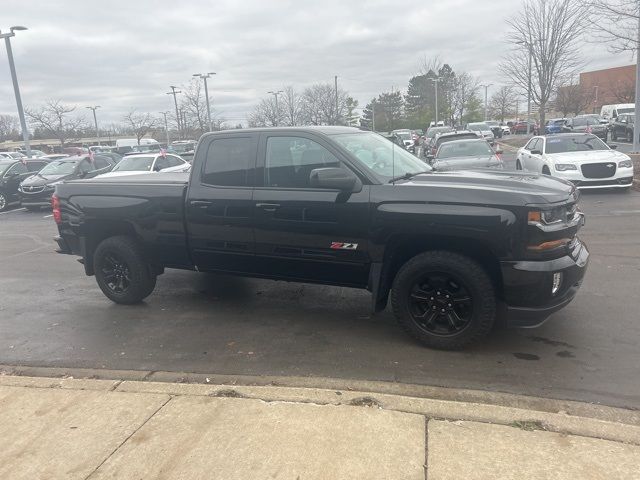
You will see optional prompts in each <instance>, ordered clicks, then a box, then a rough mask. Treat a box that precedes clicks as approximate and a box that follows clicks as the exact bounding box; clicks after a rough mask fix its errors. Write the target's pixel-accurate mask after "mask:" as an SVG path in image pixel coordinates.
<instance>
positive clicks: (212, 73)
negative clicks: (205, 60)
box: [193, 72, 216, 131]
mask: <svg viewBox="0 0 640 480" xmlns="http://www.w3.org/2000/svg"><path fill="white" fill-rule="evenodd" d="M215 74H216V72H207V73H194V74H193V76H194V77H199V78H201V79H202V80H204V97H205V99H206V100H207V120H208V121H209V131H211V130H212V128H211V106H210V105H209V89H208V88H207V78H211V75H215Z"/></svg>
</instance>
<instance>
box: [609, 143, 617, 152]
mask: <svg viewBox="0 0 640 480" xmlns="http://www.w3.org/2000/svg"><path fill="white" fill-rule="evenodd" d="M609 148H611V149H612V150H617V149H618V144H617V143H616V144H614V145H609Z"/></svg>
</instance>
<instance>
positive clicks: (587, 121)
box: [573, 117, 600, 127]
mask: <svg viewBox="0 0 640 480" xmlns="http://www.w3.org/2000/svg"><path fill="white" fill-rule="evenodd" d="M585 125H600V121H599V120H598V118H595V117H576V118H574V119H573V126H574V127H584V126H585Z"/></svg>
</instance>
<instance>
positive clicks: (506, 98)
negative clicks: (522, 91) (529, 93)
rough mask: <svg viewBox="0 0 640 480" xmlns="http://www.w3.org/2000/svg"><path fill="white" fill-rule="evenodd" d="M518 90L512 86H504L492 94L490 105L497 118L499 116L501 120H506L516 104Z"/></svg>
mask: <svg viewBox="0 0 640 480" xmlns="http://www.w3.org/2000/svg"><path fill="white" fill-rule="evenodd" d="M516 98H517V95H516V92H515V90H514V88H513V87H512V86H503V87H500V89H499V90H498V91H497V92H495V93H494V94H493V95H491V100H490V102H489V107H490V109H491V115H492V116H493V117H495V118H499V119H500V121H501V122H504V119H505V117H507V116H508V115H511V113H512V112H513V110H514V107H515V105H516Z"/></svg>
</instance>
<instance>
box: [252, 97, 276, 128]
mask: <svg viewBox="0 0 640 480" xmlns="http://www.w3.org/2000/svg"><path fill="white" fill-rule="evenodd" d="M283 116H284V115H283V111H282V107H281V105H279V104H278V106H277V108H276V100H275V98H274V97H273V96H269V97H267V98H263V99H262V100H260V102H259V103H258V105H256V106H255V108H254V109H253V111H252V112H251V113H250V114H249V116H248V119H247V120H248V123H249V126H250V127H277V126H278V125H279V124H280V119H281V118H282V117H283Z"/></svg>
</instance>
